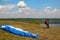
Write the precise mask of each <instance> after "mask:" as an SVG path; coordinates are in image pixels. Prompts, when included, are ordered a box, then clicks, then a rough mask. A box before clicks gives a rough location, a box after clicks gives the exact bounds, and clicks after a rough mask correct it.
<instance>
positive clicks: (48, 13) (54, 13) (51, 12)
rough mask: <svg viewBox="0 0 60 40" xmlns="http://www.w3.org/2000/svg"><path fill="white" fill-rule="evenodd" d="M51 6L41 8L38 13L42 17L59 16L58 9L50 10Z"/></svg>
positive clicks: (59, 11)
mask: <svg viewBox="0 0 60 40" xmlns="http://www.w3.org/2000/svg"><path fill="white" fill-rule="evenodd" d="M51 9H52V8H51V7H46V8H45V9H43V10H41V11H40V13H39V15H40V17H42V18H60V16H59V15H60V10H59V9H57V8H55V9H53V10H51Z"/></svg>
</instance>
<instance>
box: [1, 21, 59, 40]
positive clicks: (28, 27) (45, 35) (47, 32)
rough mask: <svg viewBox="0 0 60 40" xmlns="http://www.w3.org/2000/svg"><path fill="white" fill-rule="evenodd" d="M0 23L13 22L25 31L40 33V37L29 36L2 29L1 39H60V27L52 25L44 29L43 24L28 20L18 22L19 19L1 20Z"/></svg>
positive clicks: (13, 24) (12, 23)
mask: <svg viewBox="0 0 60 40" xmlns="http://www.w3.org/2000/svg"><path fill="white" fill-rule="evenodd" d="M0 24H11V25H12V26H14V27H18V28H21V29H23V30H25V31H29V32H31V33H34V34H38V35H39V38H38V39H34V38H29V37H23V36H18V35H14V34H12V33H9V32H6V31H3V30H0V40H60V28H56V27H50V28H49V29H44V27H45V26H42V25H41V24H40V25H39V24H34V23H28V22H18V21H8V20H7V21H6V20H0Z"/></svg>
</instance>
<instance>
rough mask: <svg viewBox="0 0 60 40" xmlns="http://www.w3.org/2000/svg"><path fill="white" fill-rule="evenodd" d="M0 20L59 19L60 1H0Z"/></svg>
mask: <svg viewBox="0 0 60 40" xmlns="http://www.w3.org/2000/svg"><path fill="white" fill-rule="evenodd" d="M0 18H60V0H0Z"/></svg>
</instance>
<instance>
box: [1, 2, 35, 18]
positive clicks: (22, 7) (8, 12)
mask: <svg viewBox="0 0 60 40" xmlns="http://www.w3.org/2000/svg"><path fill="white" fill-rule="evenodd" d="M34 10H35V9H32V8H30V7H28V6H27V4H26V3H25V2H24V1H20V2H18V3H17V4H16V5H12V4H9V5H0V18H21V17H33V15H34Z"/></svg>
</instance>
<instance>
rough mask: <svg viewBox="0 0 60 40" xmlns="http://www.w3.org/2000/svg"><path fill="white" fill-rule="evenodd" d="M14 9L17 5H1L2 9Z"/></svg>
mask: <svg viewBox="0 0 60 40" xmlns="http://www.w3.org/2000/svg"><path fill="white" fill-rule="evenodd" d="M14 7H15V5H0V9H11V8H14Z"/></svg>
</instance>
